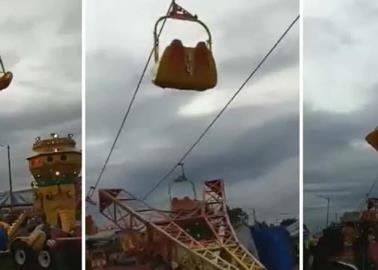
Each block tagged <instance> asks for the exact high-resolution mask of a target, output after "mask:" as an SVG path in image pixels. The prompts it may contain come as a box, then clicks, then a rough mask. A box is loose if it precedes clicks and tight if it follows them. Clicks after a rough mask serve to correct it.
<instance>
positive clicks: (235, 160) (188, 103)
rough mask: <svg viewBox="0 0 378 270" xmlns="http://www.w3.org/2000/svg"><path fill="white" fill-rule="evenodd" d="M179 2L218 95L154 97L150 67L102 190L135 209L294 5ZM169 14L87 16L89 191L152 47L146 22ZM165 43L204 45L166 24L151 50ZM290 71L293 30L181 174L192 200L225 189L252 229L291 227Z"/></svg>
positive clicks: (155, 10)
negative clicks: (211, 61) (214, 76)
mask: <svg viewBox="0 0 378 270" xmlns="http://www.w3.org/2000/svg"><path fill="white" fill-rule="evenodd" d="M182 2H183V3H184V4H185V8H186V9H188V10H189V11H191V12H192V13H196V14H198V16H199V18H200V19H202V20H203V21H204V22H205V23H207V25H208V26H209V27H210V29H211V31H212V34H213V39H214V46H213V48H214V55H215V59H216V61H217V64H218V73H219V74H218V75H219V83H218V86H217V88H215V89H213V90H210V91H207V92H203V93H198V92H180V91H175V90H163V89H160V88H157V87H155V86H154V85H153V84H152V83H151V72H150V70H151V68H152V67H151V66H150V69H149V71H148V72H147V76H146V78H145V80H144V82H143V84H142V88H141V91H140V92H139V94H138V97H137V99H136V103H135V107H134V109H133V111H132V113H131V115H130V117H129V119H128V122H127V127H126V130H125V131H124V132H123V133H122V135H121V137H120V139H119V142H118V144H117V147H116V149H115V151H114V153H113V156H112V158H111V160H110V163H109V165H108V167H107V170H106V171H105V174H104V177H103V181H102V182H101V184H100V187H110V188H115V187H122V188H125V189H127V190H129V191H130V192H132V193H134V194H135V195H137V196H140V197H142V196H143V195H144V194H145V193H146V192H147V191H148V189H149V188H151V186H152V185H154V184H155V183H156V181H158V179H159V178H160V177H161V176H162V175H164V174H165V173H166V171H167V170H168V169H170V168H171V167H172V166H173V165H174V164H175V163H176V162H177V161H178V159H179V158H180V157H181V155H182V154H183V152H184V151H186V150H187V149H188V147H189V146H190V145H191V144H192V143H193V142H194V140H195V139H196V138H197V137H198V135H199V134H200V132H201V131H202V130H203V129H204V128H205V127H206V126H207V125H208V123H209V122H210V121H211V120H212V119H213V117H214V115H215V114H216V113H217V112H218V111H219V110H220V109H221V107H222V106H223V105H224V104H225V102H226V101H227V100H228V99H229V98H230V97H231V95H232V94H233V93H234V91H235V89H236V88H238V87H239V85H240V84H241V82H242V80H244V79H245V78H246V76H247V75H248V74H249V73H250V72H251V70H252V68H253V67H255V66H256V64H257V63H258V61H260V59H261V58H262V56H263V55H264V54H265V53H266V52H267V50H268V49H269V48H270V47H271V46H272V45H273V43H274V42H275V41H276V40H277V38H278V37H279V35H280V34H281V33H282V32H283V31H284V29H285V28H286V27H287V26H288V25H289V24H290V23H291V21H292V20H293V19H294V18H295V17H296V15H297V14H298V1H296V0H285V1H283V0H257V1H247V0H244V1H238V5H235V4H230V2H229V1H226V0H222V1H214V2H213V5H210V2H207V4H204V2H203V1H201V0H187V1H182ZM178 3H179V4H180V3H181V1H178ZM168 5H169V3H168V1H152V0H140V1H133V2H132V3H129V2H127V3H126V2H125V1H121V0H109V1H100V0H92V1H90V3H89V2H88V4H87V13H86V14H87V22H86V26H87V41H86V44H87V68H86V71H87V75H86V76H87V93H86V135H87V137H86V150H87V159H86V163H87V185H88V186H89V185H92V184H93V183H94V182H95V179H96V177H97V175H98V173H99V170H100V167H101V166H102V164H103V162H104V160H105V157H106V155H107V153H108V151H109V148H110V146H111V143H112V142H113V140H114V136H115V133H116V130H117V129H118V127H119V125H120V121H121V118H122V116H123V114H124V112H125V109H126V107H127V105H128V103H129V100H130V98H131V95H132V92H133V90H134V88H135V85H136V83H137V80H138V76H139V75H140V72H141V70H142V68H143V65H144V63H145V61H146V58H147V56H148V53H149V51H150V49H151V47H152V29H153V25H154V23H155V20H156V19H157V18H158V17H159V16H161V15H163V14H164V13H165V12H166V9H167V7H168ZM175 37H179V38H181V39H182V40H183V41H184V43H185V44H186V45H194V44H195V43H196V41H198V40H199V39H204V38H205V35H204V31H203V30H202V29H201V28H199V27H198V26H197V25H195V24H189V23H183V22H175V21H170V22H169V23H168V24H167V27H166V28H165V30H164V33H163V36H162V39H161V43H160V44H161V47H164V45H167V44H168V43H169V41H170V40H172V39H173V38H175ZM298 59H299V26H298V25H296V26H295V27H294V28H293V29H292V31H291V32H290V33H289V34H288V36H287V38H285V40H284V41H283V42H282V44H281V45H280V46H279V47H278V49H277V50H276V51H275V52H274V53H273V54H272V56H271V58H270V59H269V60H268V61H267V63H266V64H265V65H264V66H263V67H262V68H261V70H260V71H259V72H258V74H257V76H256V77H255V78H254V79H253V81H252V82H251V83H249V84H248V86H247V87H246V88H245V89H244V90H243V92H242V93H241V94H240V95H239V96H238V98H237V99H236V100H235V101H234V103H233V104H232V106H231V107H230V108H229V109H228V110H227V112H226V113H225V114H224V115H223V116H222V118H221V119H220V120H219V121H218V122H217V124H216V125H215V126H214V127H213V129H212V130H211V131H210V132H209V133H208V134H207V136H206V137H205V139H204V140H203V141H202V142H201V144H200V145H199V146H198V147H197V148H196V149H195V150H194V151H193V152H192V154H191V155H190V156H189V157H188V158H187V160H186V161H185V168H186V174H187V176H188V177H189V178H191V179H192V180H193V181H195V182H196V183H197V184H198V188H199V185H200V183H201V182H202V181H204V180H210V179H217V178H223V179H224V180H225V182H226V188H227V195H228V202H229V204H230V205H231V206H240V207H243V208H244V209H245V210H246V211H249V210H250V209H251V208H256V211H257V215H258V217H259V218H260V219H268V220H269V221H275V220H276V218H279V219H281V218H285V217H288V216H298V207H299V206H298V194H299V193H298V189H299V186H298V162H299V161H298V132H299V131H298V122H299V119H298V108H299V103H298V102H299V100H298V85H299V81H298ZM177 174H178V172H177V173H175V174H173V175H172V177H171V178H170V179H169V181H171V180H172V179H173V178H174V177H175V176H177ZM169 181H168V182H169ZM176 188H177V189H176V192H178V193H176V194H174V195H179V193H180V194H183V192H184V191H187V192H188V189H187V187H185V186H181V187H176ZM167 190H168V187H167V183H165V184H164V185H162V186H161V187H160V188H159V189H158V190H157V191H156V192H155V193H154V194H153V195H152V196H151V197H150V199H149V201H150V202H152V203H159V204H166V203H167V202H168V196H167V194H168V193H167ZM187 194H190V193H187ZM283 202H284V203H285V204H284V205H285V207H282V205H283V204H282V203H283Z"/></svg>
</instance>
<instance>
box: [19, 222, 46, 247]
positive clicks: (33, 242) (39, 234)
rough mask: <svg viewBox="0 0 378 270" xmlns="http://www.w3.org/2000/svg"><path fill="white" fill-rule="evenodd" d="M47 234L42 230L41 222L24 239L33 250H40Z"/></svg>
mask: <svg viewBox="0 0 378 270" xmlns="http://www.w3.org/2000/svg"><path fill="white" fill-rule="evenodd" d="M46 239H47V235H46V233H45V232H44V231H43V224H41V225H38V226H37V227H36V228H35V229H34V230H33V231H32V233H31V234H29V236H27V237H26V239H24V241H25V242H26V243H27V244H28V246H30V247H32V248H33V250H41V249H42V248H43V247H44V246H45V243H46Z"/></svg>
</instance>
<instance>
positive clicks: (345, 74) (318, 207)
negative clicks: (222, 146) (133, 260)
mask: <svg viewBox="0 0 378 270" xmlns="http://www.w3.org/2000/svg"><path fill="white" fill-rule="evenodd" d="M377 11H378V2H375V1H370V2H366V3H360V2H358V1H354V0H336V1H332V2H329V1H324V2H322V3H318V2H316V3H315V2H311V1H307V2H306V3H305V5H304V98H305V105H304V106H305V111H304V187H305V194H304V207H305V211H304V217H305V222H306V223H307V224H308V225H309V226H310V227H311V228H312V229H320V228H321V227H323V226H324V225H325V213H326V205H327V202H326V200H325V199H321V198H319V197H317V196H318V195H322V196H329V197H330V198H331V220H332V221H333V220H335V219H336V216H338V217H340V215H342V214H343V212H345V211H355V210H359V209H360V207H361V206H362V202H363V201H364V198H365V196H366V193H367V192H368V190H369V189H370V187H371V185H372V184H373V180H374V179H375V178H376V177H377V174H378V172H377V157H376V152H375V151H374V150H373V149H372V148H371V147H370V146H369V145H368V144H367V143H366V142H365V141H364V138H365V136H366V135H367V133H368V132H369V131H371V130H372V129H373V128H374V127H375V126H377V125H378V123H377V115H378V109H377V108H378V107H377V103H378V95H377V93H378V92H377V86H378V80H377V76H376V70H377V62H378V59H377V56H376V54H375V53H373V52H375V50H376V41H375V38H374V33H375V32H376V29H377V27H378V20H376V14H377ZM377 192H378V191H377V190H375V191H374V193H373V194H372V195H376V194H377Z"/></svg>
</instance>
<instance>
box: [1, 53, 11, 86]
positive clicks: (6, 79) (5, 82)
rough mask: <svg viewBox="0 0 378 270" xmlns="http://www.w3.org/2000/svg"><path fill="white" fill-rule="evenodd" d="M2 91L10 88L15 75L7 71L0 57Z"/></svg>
mask: <svg viewBox="0 0 378 270" xmlns="http://www.w3.org/2000/svg"><path fill="white" fill-rule="evenodd" d="M0 68H1V69H0V91H1V90H4V89H5V88H8V86H9V85H10V83H11V82H12V79H13V74H12V72H10V71H6V70H5V67H4V64H3V61H2V60H1V57H0Z"/></svg>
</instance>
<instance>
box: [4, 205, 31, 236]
mask: <svg viewBox="0 0 378 270" xmlns="http://www.w3.org/2000/svg"><path fill="white" fill-rule="evenodd" d="M27 218H28V214H27V212H26V211H24V212H22V213H21V214H20V215H19V216H18V217H17V219H16V220H15V221H14V222H13V223H12V224H11V225H10V226H9V227H8V230H7V235H8V238H9V239H13V237H14V236H15V234H16V232H17V231H18V229H19V228H20V226H21V225H22V224H23V223H24V222H25V220H26V219H27Z"/></svg>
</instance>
